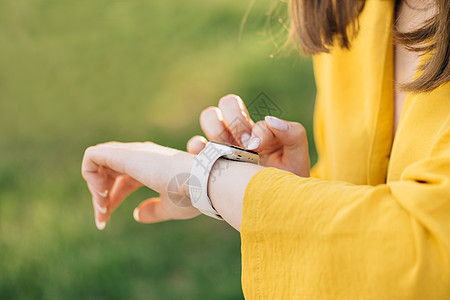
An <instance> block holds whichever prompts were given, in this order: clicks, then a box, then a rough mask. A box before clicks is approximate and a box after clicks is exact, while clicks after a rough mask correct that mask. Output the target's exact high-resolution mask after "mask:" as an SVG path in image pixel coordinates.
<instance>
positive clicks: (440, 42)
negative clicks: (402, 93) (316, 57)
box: [290, 0, 450, 92]
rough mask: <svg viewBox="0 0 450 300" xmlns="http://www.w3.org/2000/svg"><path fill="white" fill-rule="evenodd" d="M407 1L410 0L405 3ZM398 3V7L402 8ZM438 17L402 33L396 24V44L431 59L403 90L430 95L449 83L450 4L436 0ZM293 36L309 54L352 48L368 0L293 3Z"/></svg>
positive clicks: (304, 0)
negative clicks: (359, 20)
mask: <svg viewBox="0 0 450 300" xmlns="http://www.w3.org/2000/svg"><path fill="white" fill-rule="evenodd" d="M405 1H407V0H405ZM399 2H400V1H397V5H396V6H397V7H398V6H399ZM432 2H433V5H435V7H436V14H435V15H434V16H433V17H431V18H430V19H428V20H427V21H425V22H424V24H423V25H422V27H420V28H418V29H416V30H414V31H411V32H400V31H399V30H398V29H397V28H396V26H395V24H394V28H393V30H394V41H395V42H396V43H399V44H402V45H404V46H405V48H406V49H408V50H410V51H414V52H420V53H421V54H425V53H428V54H430V58H429V59H428V60H427V62H426V63H425V64H424V65H421V66H419V69H420V70H421V71H422V72H421V73H420V75H419V76H418V77H417V78H416V79H415V80H413V81H412V82H409V83H407V84H404V85H402V88H403V89H404V90H407V91H413V92H429V91H432V90H434V89H435V88H437V87H438V86H440V85H442V84H444V83H447V82H449V81H450V64H449V58H450V1H449V0H433V1H432ZM290 5H291V15H292V22H291V34H292V36H294V38H295V39H296V40H298V42H299V43H300V44H301V46H302V49H303V51H304V52H305V53H308V54H318V53H324V52H325V53H327V52H329V51H330V50H331V49H332V47H333V46H334V45H338V46H339V47H342V48H347V49H348V48H350V47H351V40H352V38H353V37H355V36H356V35H357V33H358V29H359V27H358V26H359V25H358V16H359V14H360V13H361V11H362V10H363V9H364V5H365V0H339V1H338V0H290Z"/></svg>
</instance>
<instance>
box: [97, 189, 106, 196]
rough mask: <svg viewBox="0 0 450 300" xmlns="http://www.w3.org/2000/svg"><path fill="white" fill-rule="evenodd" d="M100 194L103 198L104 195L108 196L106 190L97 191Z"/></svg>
mask: <svg viewBox="0 0 450 300" xmlns="http://www.w3.org/2000/svg"><path fill="white" fill-rule="evenodd" d="M97 193H98V194H99V195H100V196H102V197H103V198H105V197H106V196H108V191H107V190H106V191H104V192H97Z"/></svg>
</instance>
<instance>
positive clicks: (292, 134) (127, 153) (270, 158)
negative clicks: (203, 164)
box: [82, 0, 433, 230]
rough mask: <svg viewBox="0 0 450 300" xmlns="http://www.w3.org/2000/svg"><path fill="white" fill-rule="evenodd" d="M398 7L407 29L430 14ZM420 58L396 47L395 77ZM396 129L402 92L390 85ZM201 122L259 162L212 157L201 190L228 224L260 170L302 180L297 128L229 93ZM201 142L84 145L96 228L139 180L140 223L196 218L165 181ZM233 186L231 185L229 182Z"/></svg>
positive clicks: (302, 147)
mask: <svg viewBox="0 0 450 300" xmlns="http://www.w3.org/2000/svg"><path fill="white" fill-rule="evenodd" d="M409 4H410V5H409V6H405V4H402V6H401V8H400V11H399V14H398V18H399V19H398V25H399V28H400V29H401V30H403V29H406V30H409V29H412V28H413V27H414V26H418V25H420V23H421V22H422V21H423V20H425V19H426V18H427V16H429V15H431V14H432V13H433V12H432V8H430V9H431V11H428V10H415V9H412V8H411V7H410V6H412V7H417V8H422V7H423V6H424V4H423V3H421V2H420V1H419V0H414V1H409ZM418 62H419V56H418V55H417V53H411V52H408V51H406V50H405V49H404V48H403V47H402V46H397V47H396V48H395V62H394V69H395V74H394V76H395V81H396V82H397V83H402V82H405V81H409V80H411V78H412V77H413V75H414V72H415V69H416V67H417V64H418ZM393 92H394V96H395V115H394V121H395V129H396V128H397V124H398V120H399V117H400V113H401V110H402V106H403V102H404V100H405V97H406V93H404V92H403V91H401V90H399V89H395V91H393ZM200 124H201V127H202V129H203V131H204V133H205V135H206V137H207V138H208V139H210V140H215V141H219V142H226V143H230V144H234V145H238V146H241V147H250V148H252V149H253V150H255V151H257V152H258V153H259V154H260V164H261V165H253V164H248V163H241V162H229V161H227V162H225V161H224V160H223V159H219V160H218V161H217V163H216V164H215V165H214V167H213V169H212V171H211V172H212V174H213V175H214V177H215V178H217V179H216V180H215V181H214V182H211V181H210V182H209V184H208V194H209V197H210V199H211V201H212V202H213V205H214V207H215V208H216V209H217V211H218V212H219V213H220V214H221V215H222V216H223V217H224V219H225V221H227V222H228V223H229V224H230V225H231V226H233V227H234V228H236V229H237V230H239V229H240V224H241V218H242V204H243V198H244V192H245V189H246V187H247V184H248V182H249V181H250V179H251V178H252V177H253V175H254V174H255V173H256V172H258V171H259V170H261V169H262V168H264V167H276V168H279V169H283V170H287V171H290V172H292V173H294V174H297V175H299V176H304V177H308V176H309V169H310V161H309V153H308V144H307V138H306V132H305V129H304V128H303V126H302V125H301V124H299V123H296V122H288V121H283V120H279V119H276V118H271V117H269V118H267V117H266V119H265V121H260V122H257V123H254V122H253V121H252V120H251V119H250V116H249V114H248V111H247V109H246V108H245V106H244V103H243V101H242V100H241V99H240V98H239V97H238V96H236V95H227V96H225V97H223V98H222V99H220V101H219V103H218V106H217V107H208V108H206V109H205V110H204V111H203V112H202V113H201V115H200ZM206 143H207V139H206V138H205V137H201V136H194V137H192V138H191V139H190V140H189V141H188V144H187V149H188V152H189V153H187V152H183V151H179V150H175V149H171V148H167V147H163V146H160V145H156V144H154V143H151V142H145V143H115V142H113V143H106V144H101V145H97V146H93V147H89V148H88V149H87V150H86V152H85V155H84V158H83V163H82V175H83V177H84V179H85V180H86V182H87V185H88V188H89V190H90V192H91V194H92V201H93V208H94V214H95V223H96V225H97V228H98V229H100V230H102V229H104V228H105V226H106V222H107V221H108V220H109V218H110V216H111V213H112V212H113V211H114V210H115V209H116V208H117V207H118V205H119V204H120V203H121V202H122V201H123V200H124V199H125V198H126V197H127V196H128V195H129V194H130V193H131V192H133V191H134V190H135V189H137V188H138V187H140V186H142V185H145V186H147V187H149V188H151V189H153V190H155V191H157V192H159V193H160V197H159V198H152V199H147V200H145V201H143V202H142V203H141V204H140V205H139V206H138V207H137V208H136V210H135V211H134V218H135V219H136V221H138V222H142V223H155V222H161V221H166V220H171V219H189V218H193V217H195V216H197V215H199V214H200V213H199V211H198V210H197V209H195V208H194V207H192V206H189V201H188V202H187V205H183V206H180V205H178V204H176V203H174V201H173V199H172V198H173V196H174V195H173V194H172V196H171V197H169V195H168V192H167V188H168V185H169V182H170V180H171V179H173V178H174V177H175V176H176V175H178V174H182V173H189V172H190V169H191V166H192V163H193V161H194V157H195V154H198V153H199V152H200V151H201V150H202V149H203V148H204V146H205V144H206ZM231 186H232V187H233V188H232V189H230V187H231ZM178 194H179V195H176V196H179V197H181V198H183V197H185V198H188V197H189V193H188V190H187V187H186V186H184V187H183V188H181V189H180V190H179V191H178Z"/></svg>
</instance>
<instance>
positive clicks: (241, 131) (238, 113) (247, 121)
mask: <svg viewBox="0 0 450 300" xmlns="http://www.w3.org/2000/svg"><path fill="white" fill-rule="evenodd" d="M219 108H220V110H221V112H222V115H223V118H224V121H225V124H226V126H227V128H228V130H229V131H230V133H231V134H232V136H233V138H234V139H235V140H236V141H237V142H238V144H239V145H240V146H241V147H246V146H247V143H248V140H249V139H250V134H251V132H252V127H253V124H254V123H253V121H252V119H251V118H250V115H249V114H248V111H247V109H246V108H245V105H244V102H243V101H242V99H241V98H240V97H239V96H236V95H232V94H230V95H227V96H225V97H223V98H222V99H220V101H219Z"/></svg>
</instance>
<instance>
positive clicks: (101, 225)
mask: <svg viewBox="0 0 450 300" xmlns="http://www.w3.org/2000/svg"><path fill="white" fill-rule="evenodd" d="M95 225H96V226H97V229H98V230H103V229H105V226H106V222H100V221H98V220H97V219H95Z"/></svg>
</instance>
